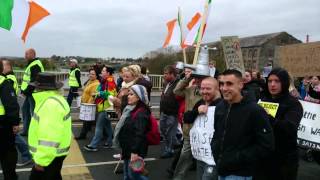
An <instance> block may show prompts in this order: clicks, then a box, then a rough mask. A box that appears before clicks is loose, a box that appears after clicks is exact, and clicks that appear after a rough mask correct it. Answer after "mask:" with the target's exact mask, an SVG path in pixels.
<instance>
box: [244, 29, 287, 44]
mask: <svg viewBox="0 0 320 180" xmlns="http://www.w3.org/2000/svg"><path fill="white" fill-rule="evenodd" d="M281 33H282V32H278V33H271V34H263V35H258V36H250V37H244V38H240V45H241V47H252V46H261V45H263V44H264V43H266V42H268V41H269V40H271V39H273V38H275V37H277V36H279V35H280V34H281Z"/></svg>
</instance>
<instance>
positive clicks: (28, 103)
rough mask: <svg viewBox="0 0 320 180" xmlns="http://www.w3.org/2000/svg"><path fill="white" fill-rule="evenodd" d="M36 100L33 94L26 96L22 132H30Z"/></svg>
mask: <svg viewBox="0 0 320 180" xmlns="http://www.w3.org/2000/svg"><path fill="white" fill-rule="evenodd" d="M34 106H35V102H34V99H33V97H32V96H26V98H25V100H24V102H23V105H22V118H23V131H22V134H28V130H29V125H30V121H31V116H33V111H34Z"/></svg>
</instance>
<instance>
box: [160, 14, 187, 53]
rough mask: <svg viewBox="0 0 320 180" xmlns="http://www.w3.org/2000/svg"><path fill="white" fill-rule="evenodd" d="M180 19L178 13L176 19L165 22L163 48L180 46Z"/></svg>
mask: <svg viewBox="0 0 320 180" xmlns="http://www.w3.org/2000/svg"><path fill="white" fill-rule="evenodd" d="M180 25H181V18H180V11H178V18H176V19H173V20H171V21H169V22H167V28H168V34H167V37H166V40H165V42H164V43H163V46H162V47H163V48H166V47H167V46H169V45H175V46H181V44H182V34H181V30H180V28H181V26H180Z"/></svg>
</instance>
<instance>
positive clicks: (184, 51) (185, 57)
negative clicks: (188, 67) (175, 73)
mask: <svg viewBox="0 0 320 180" xmlns="http://www.w3.org/2000/svg"><path fill="white" fill-rule="evenodd" d="M178 16H179V17H178V18H179V19H180V21H178V22H179V26H180V33H181V44H180V47H181V45H182V41H183V40H184V33H183V29H182V28H183V26H182V16H181V8H180V6H179V7H178ZM182 53H183V61H184V63H185V64H186V63H187V55H186V49H185V48H183V47H182Z"/></svg>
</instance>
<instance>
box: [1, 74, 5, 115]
mask: <svg viewBox="0 0 320 180" xmlns="http://www.w3.org/2000/svg"><path fill="white" fill-rule="evenodd" d="M4 80H6V78H5V77H3V76H1V75H0V86H1V85H2V83H3V81H4ZM5 114H6V111H5V109H4V106H3V104H2V101H1V99H0V116H3V115H5Z"/></svg>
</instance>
